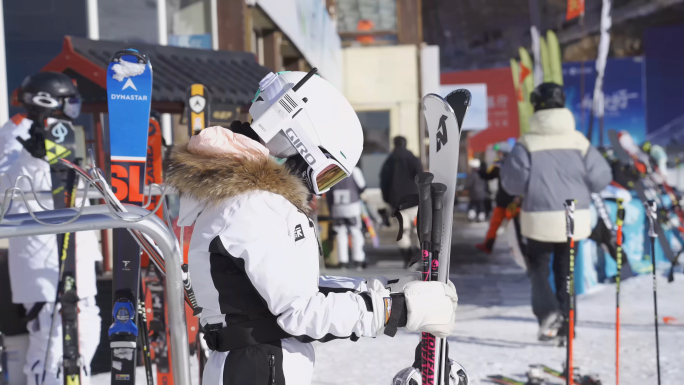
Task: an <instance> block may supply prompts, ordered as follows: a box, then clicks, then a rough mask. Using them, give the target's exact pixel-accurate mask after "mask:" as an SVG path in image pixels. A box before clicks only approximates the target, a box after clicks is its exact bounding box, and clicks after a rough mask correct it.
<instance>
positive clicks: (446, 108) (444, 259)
mask: <svg viewBox="0 0 684 385" xmlns="http://www.w3.org/2000/svg"><path fill="white" fill-rule="evenodd" d="M469 106H470V92H468V90H464V89H459V90H456V91H454V92H452V93H450V94H449V95H447V98H446V100H444V99H443V98H442V97H440V96H439V95H435V94H428V95H426V96H425V97H424V98H423V115H424V116H425V122H426V125H427V129H428V133H429V139H430V166H429V170H430V172H431V173H432V174H433V175H434V176H435V178H434V180H433V183H443V184H445V185H446V186H447V190H446V193H445V194H444V209H443V210H444V215H443V220H442V239H441V244H440V246H441V253H440V255H439V259H438V260H437V262H438V263H439V270H438V272H439V274H438V279H439V281H441V282H447V280H448V279H449V261H450V257H451V229H452V225H453V212H454V199H455V197H456V175H457V173H458V154H459V146H460V140H461V127H462V125H463V119H464V117H465V114H466V113H467V111H468V107H469ZM433 231H434V230H433ZM446 346H447V345H446V343H445V340H444V339H437V341H436V346H435V351H436V352H437V354H436V357H435V361H434V362H435V376H434V378H435V380H436V382H435V384H436V385H445V384H444V373H445V369H446V363H447V362H448V360H449V357H447V351H446V350H447V347H446ZM425 385H427V384H425Z"/></svg>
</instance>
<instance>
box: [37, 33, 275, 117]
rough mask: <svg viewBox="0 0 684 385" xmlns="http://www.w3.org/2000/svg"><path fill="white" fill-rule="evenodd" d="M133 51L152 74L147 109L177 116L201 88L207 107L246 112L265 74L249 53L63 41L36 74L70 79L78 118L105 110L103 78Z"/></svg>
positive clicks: (99, 41)
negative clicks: (190, 93)
mask: <svg viewBox="0 0 684 385" xmlns="http://www.w3.org/2000/svg"><path fill="white" fill-rule="evenodd" d="M125 48H135V49H137V50H139V51H140V52H142V53H144V54H145V55H147V57H148V58H149V60H150V63H151V64H152V69H153V76H154V78H153V82H152V84H153V90H152V108H153V109H155V110H157V111H159V112H162V113H163V112H169V113H182V112H183V107H184V100H185V97H186V92H187V90H188V87H190V85H191V84H193V83H201V84H204V85H205V86H206V87H207V88H208V89H209V92H210V93H211V97H212V103H219V104H224V105H234V106H240V107H241V106H246V105H249V104H250V103H251V101H252V99H253V97H254V93H255V91H256V89H257V87H258V84H259V81H260V80H261V79H262V78H263V77H264V76H265V75H266V74H267V73H268V72H269V70H268V69H266V68H265V67H262V66H260V65H259V63H257V61H256V59H255V57H254V55H253V54H252V53H249V52H233V51H212V50H202V49H193V48H181V47H171V46H160V45H151V44H142V43H122V42H116V41H104V40H89V39H86V38H81V37H75V36H65V37H64V43H63V46H62V52H60V54H59V55H57V57H55V58H54V59H53V60H51V61H50V62H49V63H48V64H47V65H46V66H45V67H44V68H43V69H42V71H57V72H63V73H65V74H67V75H69V76H70V77H72V78H74V79H76V82H77V84H78V88H79V91H80V92H81V95H82V97H83V107H84V108H83V109H84V112H105V111H106V110H107V93H106V85H107V80H106V73H107V66H108V64H109V59H110V58H111V57H112V55H114V53H116V52H117V51H119V50H121V49H125Z"/></svg>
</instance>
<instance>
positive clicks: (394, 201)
mask: <svg viewBox="0 0 684 385" xmlns="http://www.w3.org/2000/svg"><path fill="white" fill-rule="evenodd" d="M420 172H423V165H422V164H421V163H420V160H419V159H418V158H417V157H416V156H415V155H413V153H412V152H411V151H409V150H408V149H407V148H406V138H404V137H403V136H396V137H395V138H394V150H393V151H392V153H391V154H390V155H389V157H387V160H386V161H385V163H384V164H383V165H382V169H381V170H380V189H381V190H382V199H383V200H384V201H385V202H386V203H387V204H388V205H390V207H392V211H394V210H395V209H396V208H397V205H398V204H399V201H400V200H401V198H403V197H404V196H406V195H412V194H417V193H418V187H417V186H416V182H415V180H414V179H415V177H416V175H417V174H418V173H420ZM417 214H418V206H415V207H410V208H405V209H404V210H401V215H402V219H403V229H404V233H403V235H402V238H401V239H400V240H399V241H397V245H398V246H399V249H400V250H401V252H402V255H403V257H404V261H405V262H408V261H409V260H410V259H411V255H412V250H411V249H412V248H416V249H417V245H413V244H412V237H411V232H413V233H415V231H416V230H415V226H414V220H415V218H416V215H417ZM412 230H413V231H412ZM413 238H415V237H413Z"/></svg>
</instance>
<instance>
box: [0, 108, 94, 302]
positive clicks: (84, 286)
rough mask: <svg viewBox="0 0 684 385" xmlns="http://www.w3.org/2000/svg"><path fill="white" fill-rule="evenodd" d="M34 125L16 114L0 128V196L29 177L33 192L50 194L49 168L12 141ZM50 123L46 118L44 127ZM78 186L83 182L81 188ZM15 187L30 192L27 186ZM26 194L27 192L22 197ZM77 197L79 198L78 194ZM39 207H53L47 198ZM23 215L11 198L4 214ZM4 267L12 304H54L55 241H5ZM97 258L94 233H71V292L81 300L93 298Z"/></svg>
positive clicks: (34, 206) (39, 238)
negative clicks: (6, 258)
mask: <svg viewBox="0 0 684 385" xmlns="http://www.w3.org/2000/svg"><path fill="white" fill-rule="evenodd" d="M32 123H33V122H32V121H31V120H29V119H26V118H25V117H24V116H23V115H15V116H14V117H12V119H11V120H10V121H8V122H7V123H5V125H4V126H2V128H0V194H2V196H4V194H5V191H6V190H7V189H8V188H11V187H14V184H15V181H16V179H17V177H19V176H21V175H28V176H30V177H31V179H32V180H33V185H34V187H35V189H36V190H37V191H51V190H52V181H51V179H50V166H49V164H48V162H47V161H45V160H43V159H37V158H34V157H33V156H32V155H31V154H29V152H28V151H26V149H24V147H23V146H22V144H21V143H19V141H18V140H17V139H16V138H17V137H23V138H28V131H29V128H31V124H32ZM51 123H52V119H49V120H48V124H51ZM81 186H82V184H81ZM19 187H21V189H22V190H23V191H25V192H28V193H30V191H31V188H30V187H29V184H28V182H25V183H22V184H21V185H20V186H19ZM28 196H31V194H27V197H28ZM79 197H80V195H79ZM41 203H42V204H43V206H46V207H48V208H52V207H53V202H52V199H49V200H45V201H41ZM76 204H77V205H80V199H78V198H77V202H76ZM29 206H30V207H31V209H32V210H33V211H41V210H42V209H41V208H40V206H38V203H37V202H36V201H29ZM26 212H28V210H27V208H26V205H24V203H23V202H22V201H21V198H19V197H16V198H15V200H14V203H13V204H12V207H11V208H10V210H9V212H8V213H9V214H19V213H26ZM9 257H10V258H9V268H10V277H11V280H10V281H11V287H12V302H14V303H32V302H53V301H54V300H55V296H56V290H57V279H58V266H59V261H58V255H57V237H56V236H55V235H40V236H32V237H22V238H10V240H9ZM98 260H100V261H101V260H102V255H101V254H100V251H99V245H98V241H97V238H96V236H95V232H93V231H86V232H81V233H77V234H76V264H77V265H76V277H77V280H78V281H77V283H76V288H77V291H78V296H79V297H80V298H85V297H91V296H94V295H95V294H97V287H96V277H95V265H94V263H95V261H98Z"/></svg>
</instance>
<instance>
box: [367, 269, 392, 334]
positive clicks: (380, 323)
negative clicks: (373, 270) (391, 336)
mask: <svg viewBox="0 0 684 385" xmlns="http://www.w3.org/2000/svg"><path fill="white" fill-rule="evenodd" d="M382 278H384V277H382ZM367 284H368V292H367V293H368V295H369V296H370V299H371V302H372V304H373V329H374V330H375V332H376V333H377V334H382V332H383V330H384V329H385V325H386V324H387V321H389V317H390V313H391V312H392V299H391V298H390V291H389V290H387V288H385V285H386V284H387V279H384V280H381V279H378V278H371V279H369V280H368V282H367Z"/></svg>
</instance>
